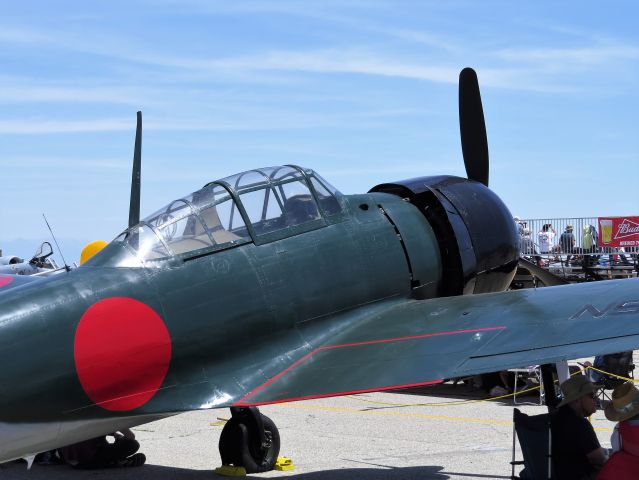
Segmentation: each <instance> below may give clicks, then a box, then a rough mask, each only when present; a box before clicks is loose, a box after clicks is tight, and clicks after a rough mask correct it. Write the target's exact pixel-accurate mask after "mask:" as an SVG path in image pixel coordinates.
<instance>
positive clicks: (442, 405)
mask: <svg viewBox="0 0 639 480" xmlns="http://www.w3.org/2000/svg"><path fill="white" fill-rule="evenodd" d="M583 368H584V370H585V371H587V370H594V371H596V372H599V373H602V374H604V375H608V376H611V377H615V378H619V379H621V380H626V381H631V382H636V383H637V382H639V381H638V380H635V379H632V378H626V377H622V376H620V375H615V374H614V373H609V372H606V371H604V370H599V369H598V368H595V367H592V366H588V365H584V366H583ZM581 374H582V372H581V371H578V372H575V373H571V374H570V376H571V377H572V376H574V375H581ZM554 383H559V381H558V380H555V381H554ZM540 388H541V385H539V386H537V387H532V388H528V389H526V390H519V391H518V392H513V393H508V394H506V395H500V396H498V397H489V398H480V399H476V400H455V401H452V402H440V403H393V402H381V401H378V400H371V399H368V398H362V397H361V396H359V395H348V397H350V398H353V399H356V400H359V401H361V402H366V403H375V404H378V405H388V406H392V407H449V406H451V405H453V406H454V405H468V404H470V403H479V402H492V401H493V400H501V399H503V398H509V397H514V396H515V395H521V394H522V393H527V392H532V391H534V390H539V389H540Z"/></svg>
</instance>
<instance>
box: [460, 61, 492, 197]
mask: <svg viewBox="0 0 639 480" xmlns="http://www.w3.org/2000/svg"><path fill="white" fill-rule="evenodd" d="M459 132H460V135H461V144H462V154H463V156H464V164H465V165H466V175H467V176H468V178H469V179H470V180H475V181H476V182H480V183H483V184H484V185H486V186H488V139H487V137H486V123H485V122H484V110H483V108H482V106H481V94H480V93H479V82H478V81H477V74H476V73H475V70H473V69H472V68H468V67H467V68H464V69H463V70H462V71H461V73H460V74H459Z"/></svg>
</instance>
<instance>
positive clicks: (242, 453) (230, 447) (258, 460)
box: [219, 413, 280, 473]
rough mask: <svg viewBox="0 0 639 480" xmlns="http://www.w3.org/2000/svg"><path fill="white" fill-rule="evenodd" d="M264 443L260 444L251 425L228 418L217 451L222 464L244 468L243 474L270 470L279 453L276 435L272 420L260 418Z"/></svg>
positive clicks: (254, 427) (253, 426)
mask: <svg viewBox="0 0 639 480" xmlns="http://www.w3.org/2000/svg"><path fill="white" fill-rule="evenodd" d="M260 416H261V418H262V424H263V426H264V437H265V442H264V443H263V444H261V443H260V440H259V433H258V432H257V431H256V429H257V428H258V427H257V425H256V424H255V422H250V421H248V419H246V418H241V419H240V418H237V417H232V418H231V419H230V420H229V421H228V422H226V425H224V428H223V429H222V433H221V435H220V442H219V449H220V456H221V457H222V464H224V465H235V466H236V467H240V466H241V467H244V468H245V469H246V473H261V472H268V471H270V470H273V467H274V466H275V462H276V461H277V456H278V455H279V453H280V433H279V431H278V430H277V427H276V426H275V423H274V422H273V420H271V419H270V418H268V417H267V416H266V415H262V414H261V413H260Z"/></svg>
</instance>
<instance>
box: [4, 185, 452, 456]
mask: <svg viewBox="0 0 639 480" xmlns="http://www.w3.org/2000/svg"><path fill="white" fill-rule="evenodd" d="M343 205H344V207H345V208H344V212H343V214H342V215H340V216H337V217H334V218H333V219H332V220H331V221H330V222H328V224H327V225H325V226H321V227H319V228H316V229H314V230H311V231H307V232H305V233H301V234H298V235H292V236H289V237H285V238H281V239H279V240H275V241H272V242H269V243H264V244H261V245H255V244H254V243H245V244H242V245H238V246H234V247H232V248H228V249H222V250H217V251H212V252H210V253H206V252H205V253H202V252H198V254H197V255H191V256H189V255H188V254H187V255H182V256H173V257H170V258H167V259H165V260H162V261H156V262H154V263H153V264H145V265H144V266H142V267H139V268H130V267H126V268H123V267H117V268H114V267H109V266H100V265H99V263H98V265H96V266H83V267H81V268H78V269H76V270H74V271H71V272H70V273H68V274H64V275H58V276H56V277H52V278H49V279H46V280H44V281H42V282H34V283H32V284H28V285H24V286H22V287H20V288H17V289H13V290H12V291H10V292H7V293H6V294H1V293H0V328H1V335H0V364H1V365H3V368H2V369H1V370H0V386H1V390H0V422H2V423H8V424H22V423H32V422H53V421H62V422H67V421H68V422H72V421H75V420H91V419H101V418H109V417H118V418H121V417H122V416H128V415H132V416H140V415H147V414H151V415H155V414H166V413H172V412H179V411H185V410H192V409H199V408H210V407H225V406H230V405H233V404H234V403H235V402H237V401H238V400H240V399H242V398H243V397H245V396H246V395H247V394H249V393H250V392H251V391H252V390H253V389H255V388H256V387H258V386H259V385H261V384H263V383H264V382H265V381H268V379H269V378H272V377H273V376H275V375H276V374H277V373H279V372H280V371H282V370H283V369H285V368H286V367H287V366H288V365H290V363H291V361H295V360H297V359H298V358H300V357H301V356H303V355H304V354H306V353H307V352H308V349H309V348H310V346H309V345H308V344H307V343H306V342H305V341H304V339H303V336H302V335H300V331H301V330H303V329H309V328H310V329H313V328H318V327H317V326H318V325H324V326H326V327H327V328H328V329H327V330H326V335H327V336H328V335H330V334H331V328H340V325H339V323H335V322H334V318H336V317H337V316H339V314H340V313H341V312H347V311H350V310H353V309H356V308H357V307H359V306H362V305H368V304H374V303H375V302H382V301H385V300H388V299H393V298H398V297H410V295H411V292H412V291H413V289H415V288H417V287H422V288H426V290H427V291H430V292H432V296H435V295H436V292H437V288H438V282H439V281H440V276H441V264H440V254H439V250H438V247H437V242H436V239H435V236H434V234H433V232H432V230H431V228H430V226H429V224H428V222H427V221H426V219H425V218H424V216H423V215H422V214H421V213H420V212H419V210H418V209H417V208H416V207H414V206H413V205H411V204H409V203H407V202H404V201H402V200H401V199H400V198H398V197H396V196H392V195H388V194H368V195H358V196H351V197H345V202H344V203H343ZM391 220H392V221H391ZM398 233H399V234H400V235H398ZM120 248H123V247H120ZM111 298H129V299H133V300H136V301H138V302H141V303H142V304H144V305H146V306H148V307H150V308H151V309H152V310H153V311H155V312H156V313H157V314H158V315H159V317H160V318H161V319H162V321H163V323H164V324H165V326H166V329H167V331H168V334H169V337H170V340H169V341H170V363H169V365H168V371H167V372H166V375H165V377H164V379H163V381H162V384H161V386H160V388H159V389H158V390H157V392H155V393H154V394H153V395H152V396H151V398H149V399H148V401H146V402H144V404H143V405H140V406H139V407H137V408H133V409H130V410H129V409H126V408H124V409H116V410H115V411H112V410H109V409H108V408H104V406H105V405H106V406H107V407H108V402H107V403H103V404H101V405H96V403H95V401H94V400H92V398H91V395H90V394H87V392H86V388H85V386H84V385H83V384H82V383H81V381H80V380H79V378H78V372H77V369H78V368H79V366H78V358H77V355H78V353H77V350H78V348H79V346H78V343H77V342H78V325H79V323H80V321H81V319H82V318H83V315H85V313H86V312H87V311H88V310H89V309H90V308H91V307H92V306H93V305H95V304H97V303H98V302H101V301H104V300H105V299H111ZM324 322H325V323H324ZM331 322H333V323H331ZM324 326H323V327H322V328H324ZM132 328H133V329H134V330H135V327H134V326H133V327H132ZM126 334H127V332H126V331H124V332H123V335H126ZM125 340H126V339H123V341H122V343H123V344H126V343H127V342H126V341H125ZM117 343H118V345H117V346H114V348H113V349H106V351H105V353H101V354H100V355H101V357H100V356H97V357H95V358H93V357H92V359H91V361H92V362H94V363H96V364H98V363H107V364H109V367H108V368H110V369H114V370H123V369H124V370H126V368H127V358H128V357H129V356H134V355H143V354H144V351H142V352H141V351H140V350H139V349H140V348H141V349H142V350H144V349H148V350H149V351H150V352H151V351H152V350H153V349H154V348H156V345H154V344H141V345H138V346H136V345H135V344H132V346H131V348H132V349H133V351H126V350H123V347H122V346H121V345H120V342H117ZM124 348H126V346H125V347H124ZM113 351H114V352H117V357H116V356H113V355H111V354H110V353H108V352H113ZM151 353H152V352H151ZM129 380H130V379H127V378H126V375H124V376H122V375H120V376H118V377H117V378H116V379H115V380H114V382H116V381H117V382H123V381H129ZM308 381H309V382H316V381H317V379H312V378H309V379H308ZM119 388H121V385H115V384H114V385H108V384H102V385H100V391H101V395H102V397H100V398H102V399H104V398H105V397H104V395H107V396H108V395H109V391H111V390H112V391H113V392H118V391H120V390H119ZM43 392H46V399H44V398H43ZM4 442H5V441H4V440H2V443H3V444H4ZM4 447H5V445H2V446H0V451H2V449H3V448H4Z"/></svg>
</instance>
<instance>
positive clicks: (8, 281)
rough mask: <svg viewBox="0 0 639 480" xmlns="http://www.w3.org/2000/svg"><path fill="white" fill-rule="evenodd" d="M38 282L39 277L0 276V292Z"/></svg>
mask: <svg viewBox="0 0 639 480" xmlns="http://www.w3.org/2000/svg"><path fill="white" fill-rule="evenodd" d="M40 280H42V279H41V278H40V277H34V276H31V275H10V274H0V292H5V291H6V290H9V289H11V288H16V287H20V286H22V285H26V284H27V283H31V282H38V281H40Z"/></svg>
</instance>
